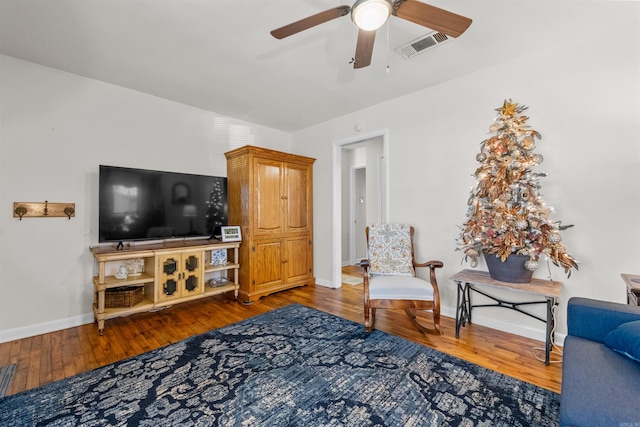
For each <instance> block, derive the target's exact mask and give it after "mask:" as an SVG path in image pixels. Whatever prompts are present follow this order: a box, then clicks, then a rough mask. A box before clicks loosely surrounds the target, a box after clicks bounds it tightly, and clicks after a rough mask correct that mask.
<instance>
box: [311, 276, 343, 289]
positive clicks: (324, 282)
mask: <svg viewBox="0 0 640 427" xmlns="http://www.w3.org/2000/svg"><path fill="white" fill-rule="evenodd" d="M316 285H320V286H324V287H326V288H331V289H338V288H340V287H342V283H339V284H338V286H334V284H333V282H332V281H331V280H323V279H318V278H316Z"/></svg>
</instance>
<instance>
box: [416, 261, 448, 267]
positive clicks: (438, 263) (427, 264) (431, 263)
mask: <svg viewBox="0 0 640 427" xmlns="http://www.w3.org/2000/svg"><path fill="white" fill-rule="evenodd" d="M443 265H444V264H443V263H442V261H435V260H431V261H427V262H423V263H417V262H414V263H413V266H414V267H429V268H442V266H443Z"/></svg>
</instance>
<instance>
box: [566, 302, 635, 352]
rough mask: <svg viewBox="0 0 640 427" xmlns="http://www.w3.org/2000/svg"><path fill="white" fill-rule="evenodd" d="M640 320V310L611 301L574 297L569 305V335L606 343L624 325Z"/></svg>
mask: <svg viewBox="0 0 640 427" xmlns="http://www.w3.org/2000/svg"><path fill="white" fill-rule="evenodd" d="M633 320H640V308H638V307H635V306H632V305H627V304H619V303H615V302H609V301H598V300H594V299H589V298H579V297H573V298H571V299H569V302H568V305H567V329H568V333H569V335H573V336H576V337H580V338H585V339H588V340H592V341H598V342H604V337H605V336H606V335H607V334H608V333H609V332H611V331H612V330H614V329H615V328H617V327H618V326H620V325H621V324H623V323H627V322H631V321H633Z"/></svg>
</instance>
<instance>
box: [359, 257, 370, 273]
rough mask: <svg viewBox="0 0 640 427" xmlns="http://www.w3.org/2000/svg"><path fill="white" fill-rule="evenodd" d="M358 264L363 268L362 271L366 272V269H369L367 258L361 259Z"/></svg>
mask: <svg viewBox="0 0 640 427" xmlns="http://www.w3.org/2000/svg"><path fill="white" fill-rule="evenodd" d="M358 265H359V266H360V267H362V268H363V269H364V272H365V273H366V272H367V271H369V260H368V259H363V260H361V261H360V262H359V263H358Z"/></svg>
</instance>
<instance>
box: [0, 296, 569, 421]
mask: <svg viewBox="0 0 640 427" xmlns="http://www.w3.org/2000/svg"><path fill="white" fill-rule="evenodd" d="M558 409H559V396H558V395H557V394H556V393H553V392H551V391H548V390H545V389H542V388H539V387H536V386H534V385H531V384H528V383H525V382H522V381H519V380H516V379H514V378H511V377H508V376H505V375H502V374H499V373H497V372H494V371H491V370H488V369H485V368H482V367H480V366H477V365H474V364H472V363H468V362H465V361H463V360H460V359H457V358H455V357H452V356H448V355H446V354H444V353H441V352H438V351H436V350H433V349H431V348H428V347H424V346H422V345H420V344H416V343H413V342H410V341H406V340H404V339H401V338H398V337H395V336H393V335H390V334H387V333H384V332H381V331H377V330H376V331H373V332H372V333H369V334H367V333H366V332H364V328H363V326H362V325H360V324H358V323H354V322H351V321H349V320H345V319H342V318H340V317H336V316H333V315H330V314H326V313H323V312H320V311H317V310H314V309H310V308H307V307H304V306H301V305H297V304H294V305H290V306H287V307H284V308H281V309H278V310H275V311H272V312H269V313H266V314H263V315H260V316H257V317H254V318H251V319H247V320H244V321H242V322H239V323H236V324H234V325H230V326H227V327H224V328H221V329H217V330H213V331H210V332H208V333H206V334H202V335H198V336H194V337H191V338H188V339H186V340H184V341H180V342H178V343H175V344H172V345H169V346H167V347H164V348H161V349H158V350H154V351H151V352H148V353H145V354H142V355H141V356H138V357H134V358H131V359H127V360H123V361H120V362H117V363H114V364H112V365H109V366H105V367H103V368H98V369H96V370H93V371H89V372H85V373H82V374H80V375H77V376H74V377H71V378H67V379H65V380H62V381H58V382H55V383H52V384H49V385H45V386H42V387H40V388H37V389H34V390H28V391H25V392H23V393H19V394H16V395H12V396H8V397H4V398H2V399H0V425H2V426H5V427H9V426H25V425H64V426H75V425H77V426H104V425H110V426H111V425H115V426H124V425H128V426H153V427H160V426H215V425H222V426H305V427H309V426H452V427H453V426H455V427H458V426H505V427H506V426H509V427H514V426H537V427H540V426H556V425H557V424H558Z"/></svg>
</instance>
